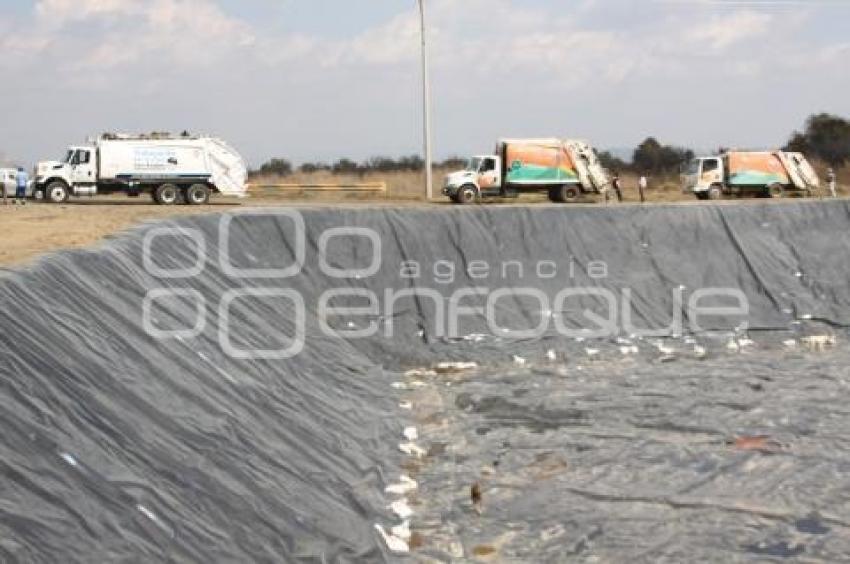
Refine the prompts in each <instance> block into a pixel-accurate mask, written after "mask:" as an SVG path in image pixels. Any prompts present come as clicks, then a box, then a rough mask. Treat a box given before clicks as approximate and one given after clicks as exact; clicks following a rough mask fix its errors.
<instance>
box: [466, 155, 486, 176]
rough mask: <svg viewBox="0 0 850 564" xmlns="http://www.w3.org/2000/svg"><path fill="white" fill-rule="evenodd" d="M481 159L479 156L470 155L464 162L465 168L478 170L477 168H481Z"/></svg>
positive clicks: (473, 170)
mask: <svg viewBox="0 0 850 564" xmlns="http://www.w3.org/2000/svg"><path fill="white" fill-rule="evenodd" d="M481 160H482V159H481V157H472V158H471V159H469V162H467V163H466V170H471V171H472V172H478V169H479V168H481Z"/></svg>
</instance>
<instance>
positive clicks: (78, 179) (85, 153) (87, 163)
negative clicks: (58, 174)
mask: <svg viewBox="0 0 850 564" xmlns="http://www.w3.org/2000/svg"><path fill="white" fill-rule="evenodd" d="M93 153H94V152H93V151H92V150H90V149H77V152H76V153H75V154H74V156H73V157H72V159H71V171H72V172H71V181H72V182H73V183H74V184H75V185H79V184H94V183H95V180H96V177H95V170H94V169H95V162H94V158H93V157H94V154H93Z"/></svg>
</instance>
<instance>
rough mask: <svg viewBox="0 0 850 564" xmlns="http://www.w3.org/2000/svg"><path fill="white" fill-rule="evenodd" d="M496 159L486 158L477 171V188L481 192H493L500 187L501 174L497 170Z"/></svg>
mask: <svg viewBox="0 0 850 564" xmlns="http://www.w3.org/2000/svg"><path fill="white" fill-rule="evenodd" d="M497 161H498V159H496V158H495V157H486V158H485V159H483V160H482V161H481V168H479V169H478V186H479V187H480V188H481V189H482V190H493V189H497V188H501V186H502V172H501V171H500V170H499V169H500V168H501V167H499V166H498V162H497Z"/></svg>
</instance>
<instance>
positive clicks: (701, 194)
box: [695, 192, 708, 200]
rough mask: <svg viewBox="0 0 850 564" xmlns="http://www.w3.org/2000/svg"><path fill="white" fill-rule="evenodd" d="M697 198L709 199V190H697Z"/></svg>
mask: <svg viewBox="0 0 850 564" xmlns="http://www.w3.org/2000/svg"><path fill="white" fill-rule="evenodd" d="M695 194H696V197H697V200H707V199H708V193H707V192H695Z"/></svg>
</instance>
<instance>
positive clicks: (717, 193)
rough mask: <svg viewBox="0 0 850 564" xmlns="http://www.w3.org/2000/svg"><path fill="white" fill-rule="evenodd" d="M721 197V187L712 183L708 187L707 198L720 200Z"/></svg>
mask: <svg viewBox="0 0 850 564" xmlns="http://www.w3.org/2000/svg"><path fill="white" fill-rule="evenodd" d="M722 198H723V188H721V187H720V186H718V185H716V184H715V185H714V186H712V187H710V188H709V189H708V199H709V200H720V199H722Z"/></svg>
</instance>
